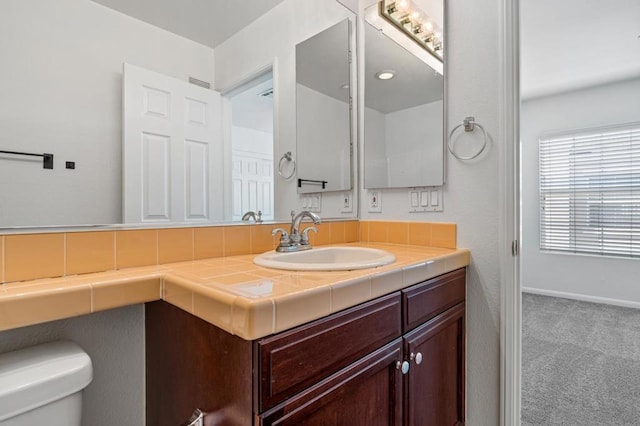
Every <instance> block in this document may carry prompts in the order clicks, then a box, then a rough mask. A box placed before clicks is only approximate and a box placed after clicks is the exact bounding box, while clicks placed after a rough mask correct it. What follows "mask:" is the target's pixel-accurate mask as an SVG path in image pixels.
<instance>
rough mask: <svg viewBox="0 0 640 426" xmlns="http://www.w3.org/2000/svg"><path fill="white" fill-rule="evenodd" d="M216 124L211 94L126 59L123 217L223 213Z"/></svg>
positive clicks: (215, 98)
mask: <svg viewBox="0 0 640 426" xmlns="http://www.w3.org/2000/svg"><path fill="white" fill-rule="evenodd" d="M220 123H221V101H220V95H219V94H218V93H217V92H215V91H213V90H208V89H204V88H202V87H198V86H195V85H192V84H189V83H186V82H184V81H181V80H178V79H175V78H172V77H168V76H165V75H162V74H158V73H155V72H152V71H148V70H145V69H142V68H139V67H135V66H133V65H130V64H124V106H123V127H124V131H123V222H125V223H140V222H162V221H165V222H183V221H191V222H198V221H211V220H215V219H222V212H223V209H222V205H221V203H220V202H214V201H216V200H222V179H223V176H222V166H223V158H222V152H223V149H222V133H221V124H220ZM160 142H162V143H160Z"/></svg>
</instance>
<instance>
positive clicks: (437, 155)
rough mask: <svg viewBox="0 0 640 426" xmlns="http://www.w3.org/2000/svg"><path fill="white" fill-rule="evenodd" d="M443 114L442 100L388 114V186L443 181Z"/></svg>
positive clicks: (417, 184) (386, 131) (416, 184)
mask: <svg viewBox="0 0 640 426" xmlns="http://www.w3.org/2000/svg"><path fill="white" fill-rule="evenodd" d="M442 115H443V109H442V101H436V102H431V103H428V104H424V105H418V106H416V107H413V108H407V109H403V110H400V111H394V112H391V113H389V114H386V115H385V122H386V125H385V140H386V144H387V149H386V151H387V158H388V166H389V171H388V172H389V176H388V180H387V183H388V186H391V187H406V186H420V182H441V181H442V158H443V157H442V138H443V135H442V133H443V132H442V123H443V116H442ZM365 137H366V138H367V139H368V136H365Z"/></svg>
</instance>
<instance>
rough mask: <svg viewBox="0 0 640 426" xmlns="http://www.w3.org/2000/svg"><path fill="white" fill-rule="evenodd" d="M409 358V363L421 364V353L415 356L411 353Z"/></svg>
mask: <svg viewBox="0 0 640 426" xmlns="http://www.w3.org/2000/svg"><path fill="white" fill-rule="evenodd" d="M409 357H410V358H411V361H413V362H415V363H416V364H417V365H419V364H420V363H421V362H422V353H421V352H418V353H417V354H414V353H411V355H410V356H409Z"/></svg>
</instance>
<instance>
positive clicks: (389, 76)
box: [376, 70, 396, 80]
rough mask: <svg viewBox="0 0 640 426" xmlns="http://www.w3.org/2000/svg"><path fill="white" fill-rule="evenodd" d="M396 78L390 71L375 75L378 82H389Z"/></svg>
mask: <svg viewBox="0 0 640 426" xmlns="http://www.w3.org/2000/svg"><path fill="white" fill-rule="evenodd" d="M395 76H396V72H395V71H392V70H384V71H379V72H377V73H376V78H377V79H378V80H391V79H392V78H393V77H395Z"/></svg>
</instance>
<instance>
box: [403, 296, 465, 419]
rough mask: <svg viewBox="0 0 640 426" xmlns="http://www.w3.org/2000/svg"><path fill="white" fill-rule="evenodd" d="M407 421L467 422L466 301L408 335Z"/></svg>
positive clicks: (406, 339)
mask: <svg viewBox="0 0 640 426" xmlns="http://www.w3.org/2000/svg"><path fill="white" fill-rule="evenodd" d="M405 357H406V358H407V359H409V360H410V364H411V368H410V371H409V374H408V375H407V377H406V380H405V424H407V425H411V426H452V425H463V424H464V416H465V414H464V401H465V395H464V393H465V390H464V380H465V377H464V366H465V348H464V303H460V304H458V305H456V306H454V307H453V308H451V309H449V310H447V311H445V312H444V313H442V314H440V315H438V316H437V317H435V318H434V319H432V320H431V321H429V322H427V323H425V324H424V325H422V326H420V327H418V328H417V329H415V330H414V331H412V332H411V333H409V334H407V335H405Z"/></svg>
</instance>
